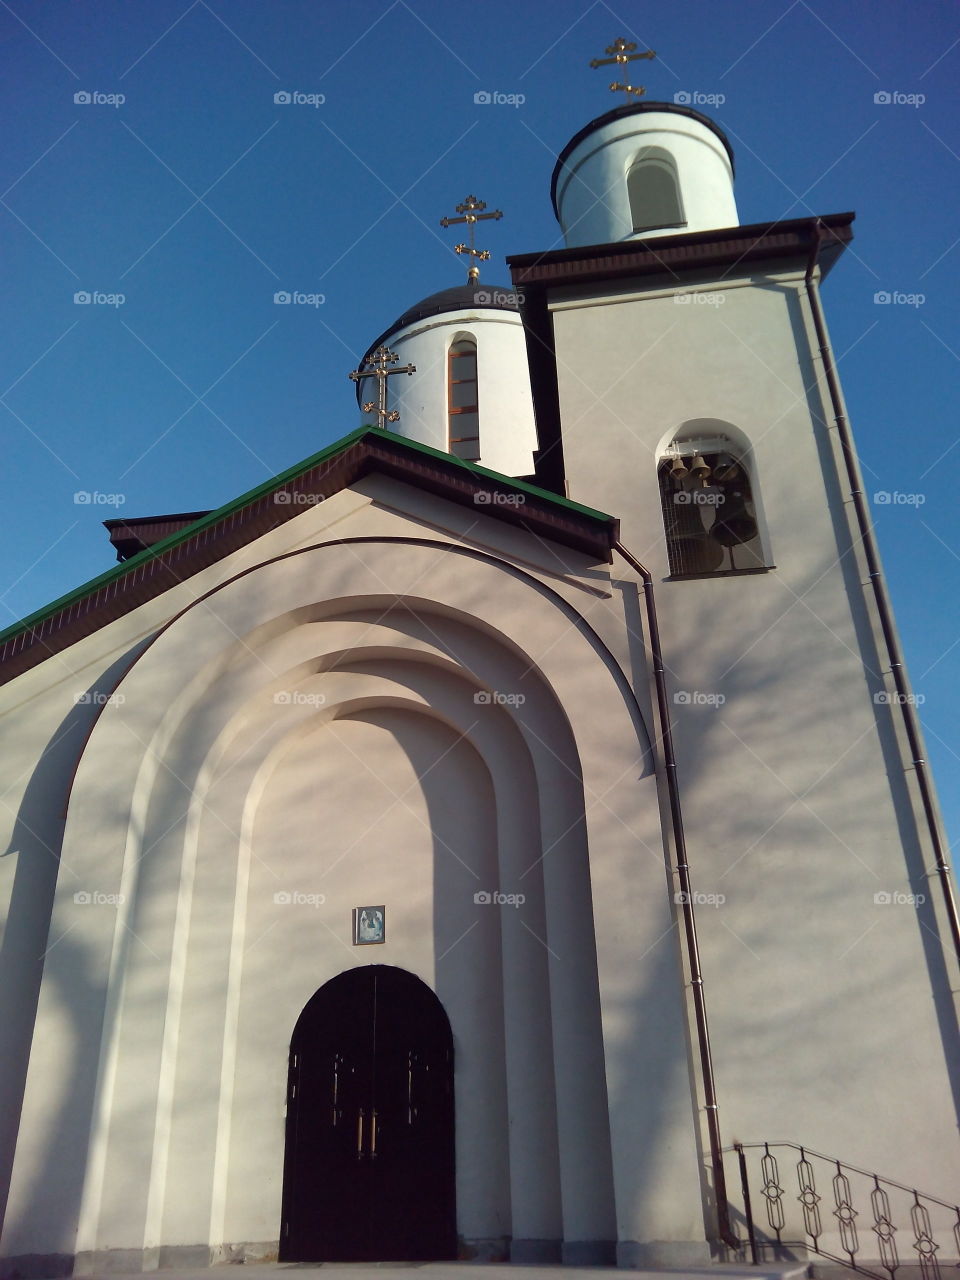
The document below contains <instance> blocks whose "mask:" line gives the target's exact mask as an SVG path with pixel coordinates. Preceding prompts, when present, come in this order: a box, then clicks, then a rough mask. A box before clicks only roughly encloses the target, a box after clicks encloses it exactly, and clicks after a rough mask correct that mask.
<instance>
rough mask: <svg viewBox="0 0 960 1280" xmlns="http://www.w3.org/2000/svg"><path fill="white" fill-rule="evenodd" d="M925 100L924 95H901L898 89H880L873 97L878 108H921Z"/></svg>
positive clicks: (925, 96)
mask: <svg viewBox="0 0 960 1280" xmlns="http://www.w3.org/2000/svg"><path fill="white" fill-rule="evenodd" d="M926 100H927V95H926V94H925V93H901V92H900V90H899V89H881V90H880V91H879V92H878V93H875V94H874V95H873V101H874V103H875V104H876V105H877V106H878V107H922V106H923V104H924V103H925V102H926Z"/></svg>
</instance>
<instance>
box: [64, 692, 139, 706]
mask: <svg viewBox="0 0 960 1280" xmlns="http://www.w3.org/2000/svg"><path fill="white" fill-rule="evenodd" d="M126 700H127V699H126V698H125V697H124V695H123V694H122V693H100V692H99V690H97V689H86V690H84V692H83V693H75V694H74V695H73V705H74V706H75V707H79V706H91V707H122V706H123V704H124V703H125V702H126Z"/></svg>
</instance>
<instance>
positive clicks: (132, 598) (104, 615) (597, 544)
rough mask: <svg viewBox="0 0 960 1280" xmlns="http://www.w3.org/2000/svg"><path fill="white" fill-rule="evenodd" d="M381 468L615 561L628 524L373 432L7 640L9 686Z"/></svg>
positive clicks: (2, 647) (0, 669) (3, 675)
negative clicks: (481, 497) (483, 498)
mask: <svg viewBox="0 0 960 1280" xmlns="http://www.w3.org/2000/svg"><path fill="white" fill-rule="evenodd" d="M373 471H379V472H382V473H384V474H387V475H390V476H392V477H394V478H396V479H399V480H401V481H403V482H405V483H409V484H411V485H413V486H415V487H417V488H420V489H423V490H426V491H427V492H431V493H435V494H437V495H438V496H440V497H443V498H446V499H448V500H449V501H453V502H455V503H457V504H458V505H461V506H466V505H469V506H471V507H473V508H474V509H475V510H476V511H477V512H478V513H479V514H482V515H492V516H494V517H495V518H496V519H499V520H502V521H504V522H505V523H508V524H511V525H515V526H518V527H520V528H522V529H524V530H526V531H527V532H529V533H532V534H535V535H537V536H540V537H548V538H550V539H552V540H554V541H557V542H561V543H564V544H566V545H568V546H570V547H572V548H573V549H575V550H577V551H580V552H582V553H584V554H586V555H590V556H593V557H594V558H596V559H598V560H601V561H603V562H605V563H610V562H611V560H612V552H611V547H612V545H613V543H614V542H615V541H616V538H617V529H618V521H616V520H615V519H614V518H613V517H610V516H603V515H602V514H601V513H596V514H595V515H592V514H588V513H587V512H586V511H583V512H580V511H577V510H575V509H572V506H569V505H568V507H566V508H561V507H559V506H558V505H556V504H554V503H553V502H551V501H550V499H549V498H538V497H537V495H536V494H533V493H530V492H529V491H526V492H524V490H527V489H528V486H514V485H512V484H511V482H510V480H509V478H508V477H504V478H503V479H502V480H500V479H495V478H494V477H492V476H490V475H484V474H482V473H478V472H473V471H471V470H469V469H466V468H463V467H461V466H459V465H457V464H456V462H454V461H453V460H451V463H450V465H449V466H444V463H443V461H442V460H440V459H432V458H429V457H428V456H427V455H425V454H423V453H422V452H417V453H416V454H414V453H413V452H412V451H409V450H407V449H405V447H404V444H403V443H402V442H401V441H400V440H396V441H395V440H393V439H391V438H390V437H388V436H383V437H382V438H379V437H378V438H376V439H373V438H371V437H370V436H367V437H364V438H362V439H361V440H359V441H358V442H357V443H355V444H353V445H351V446H350V447H348V448H347V449H345V450H343V451H342V452H340V453H338V454H336V455H335V456H333V457H332V458H330V459H329V460H325V461H323V462H321V463H318V465H317V466H315V467H312V468H310V469H309V470H308V471H305V472H302V473H301V474H300V475H298V476H295V477H293V478H291V479H288V480H285V481H283V482H282V483H280V484H278V485H277V486H276V487H275V488H274V489H272V490H271V491H269V492H268V493H263V494H260V495H259V496H258V497H256V498H255V499H254V500H253V501H251V502H250V503H249V504H247V505H246V506H244V507H243V508H241V509H240V510H233V511H231V512H230V513H229V514H227V515H225V517H224V519H223V520H222V521H220V522H218V523H217V524H215V525H213V526H205V527H202V528H200V529H198V530H197V532H196V533H195V534H194V535H193V536H191V537H187V538H185V539H183V540H182V541H180V542H178V543H177V544H176V545H174V546H171V547H169V548H166V549H164V550H161V551H160V552H159V553H158V554H156V555H154V556H152V557H150V558H148V559H145V560H144V561H143V562H142V563H140V564H136V565H131V567H130V569H129V570H128V571H127V572H126V573H125V574H124V575H123V576H122V577H120V578H118V579H116V580H111V581H108V582H105V583H103V584H102V585H100V586H97V587H95V588H94V589H93V590H92V591H91V592H90V593H89V594H88V595H86V596H83V597H82V598H80V599H72V600H71V601H70V603H68V604H66V605H65V607H64V608H63V609H61V610H59V611H57V612H54V613H52V614H50V615H48V616H45V617H43V618H42V619H41V620H40V621H38V623H37V625H36V626H34V627H30V628H27V629H25V630H23V631H20V632H17V633H16V634H15V635H13V636H11V637H10V638H9V639H8V640H6V641H4V642H3V643H2V644H0V684H4V683H6V682H7V681H9V680H12V679H14V678H15V677H16V676H18V675H21V674H22V673H23V672H24V671H28V670H30V669H31V668H32V667H35V666H38V665H39V664H40V663H41V662H44V661H45V660H46V659H47V658H49V657H52V656H53V655H54V654H56V653H59V652H61V651H62V650H64V649H66V648H68V647H69V646H70V645H73V644H76V643H77V641H78V640H82V639H84V638H85V637H86V636H88V635H92V634H93V633H94V632H95V631H98V630H100V628H101V627H104V626H106V625H107V624H108V623H110V622H113V621H115V620H116V619H117V618H120V617H122V616H123V615H124V614H127V613H130V612H131V611H132V610H133V609H136V608H138V607H139V606H140V605H141V604H145V603H146V602H147V601H149V600H152V599H154V598H156V597H157V596H159V595H161V594H162V593H163V592H164V591H167V590H169V588H171V587H173V586H177V585H179V584H180V583H182V582H184V581H186V580H187V579H188V578H190V577H193V576H194V575H195V574H196V573H199V572H200V571H201V570H202V569H205V568H207V567H208V566H209V565H211V564H214V563H216V561H218V560H222V559H223V558H224V557H225V556H227V555H229V554H230V553H231V552H233V551H236V550H238V549H239V548H240V547H242V546H245V545H247V544H249V543H250V542H252V541H254V539H256V538H257V537H259V536H261V535H262V534H264V533H267V532H269V531H270V530H271V529H274V528H277V527H279V526H280V525H281V524H284V523H285V522H286V521H287V520H290V519H292V518H293V517H294V516H296V515H299V514H301V512H302V511H303V510H304V507H305V506H307V505H314V504H315V503H316V502H320V501H324V500H325V499H327V498H330V497H332V496H333V495H334V494H335V493H338V492H340V491H342V490H343V489H345V488H347V487H348V486H349V485H350V484H352V483H353V482H354V481H356V480H358V479H361V478H362V477H363V476H364V475H367V474H369V473H370V472H373ZM482 492H486V493H487V494H501V495H503V496H505V497H511V498H512V499H513V500H512V501H509V502H506V501H500V502H498V501H496V499H494V500H492V501H489V502H481V503H478V502H476V501H475V495H476V494H477V493H482ZM281 493H283V494H285V495H286V499H285V500H282V501H281V500H279V499H278V496H277V495H278V494H281ZM311 499H313V502H311Z"/></svg>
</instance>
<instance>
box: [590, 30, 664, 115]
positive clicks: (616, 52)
mask: <svg viewBox="0 0 960 1280" xmlns="http://www.w3.org/2000/svg"><path fill="white" fill-rule="evenodd" d="M636 47H637V46H636V45H635V44H632V43H631V42H630V41H629V40H624V38H623V36H618V37H617V39H616V40H614V42H613V44H610V45H607V47H606V49H605V50H604V52H605V53H609V54H612V55H613V57H610V58H593V59H591V61H590V65H591V67H593V68H594V69H596V68H597V67H609V66H610V65H611V64H612V63H616V64H617V66H618V67H626V65H627V63H628V62H636V61H638V59H640V58H655V57H656V56H657V55H656V54H655V53H654V51H653V50H652V49H647V50H646V51H645V52H644V53H634V49H636ZM610 92H611V93H625V94H626V95H627V101H628V102H629V101H630V98H631V95H632V96H634V97H637V98H640V97H642V96H643V94H645V93H646V92H647V91H646V89H645V88H643V87H642V86H641V85H632V84H621V83H620V82H619V80H614V82H613V84H612V85H611V86H610Z"/></svg>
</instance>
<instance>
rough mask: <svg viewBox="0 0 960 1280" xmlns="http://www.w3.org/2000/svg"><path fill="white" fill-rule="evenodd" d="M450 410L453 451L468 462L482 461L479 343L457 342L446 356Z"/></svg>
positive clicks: (471, 340) (451, 449) (469, 339)
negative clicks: (478, 369) (478, 381)
mask: <svg viewBox="0 0 960 1280" xmlns="http://www.w3.org/2000/svg"><path fill="white" fill-rule="evenodd" d="M447 372H448V377H447V388H448V389H447V412H448V420H449V439H450V445H449V449H450V452H451V453H452V454H453V455H454V457H456V458H464V459H465V460H466V461H468V462H479V461H480V408H479V404H478V400H477V344H476V342H474V341H473V339H472V338H461V339H459V340H458V341H457V342H455V343H454V344H453V345H452V346H451V348H450V353H449V355H448V357H447Z"/></svg>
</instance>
